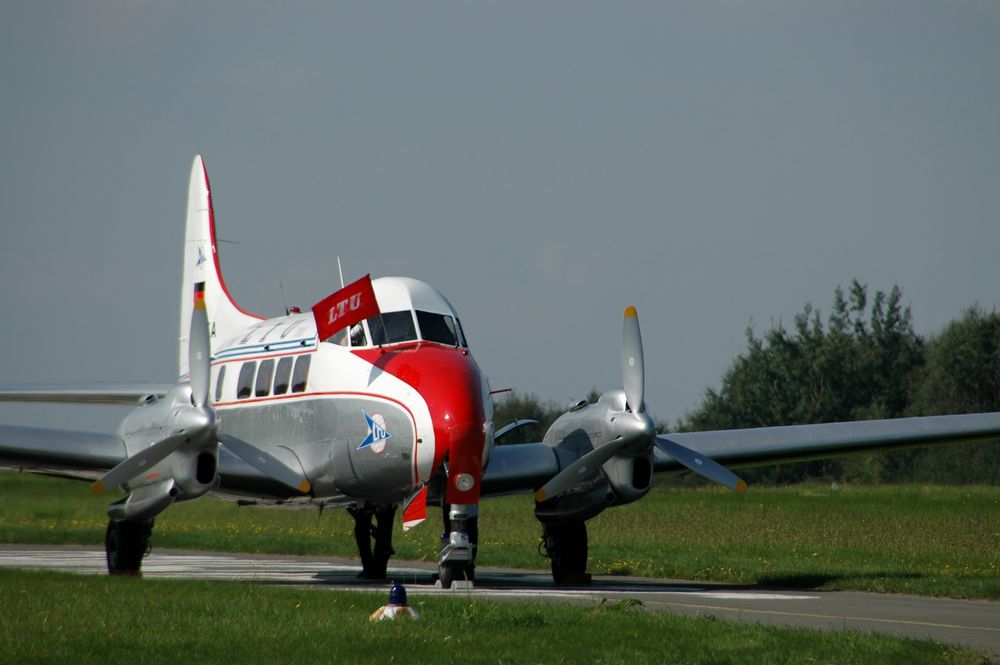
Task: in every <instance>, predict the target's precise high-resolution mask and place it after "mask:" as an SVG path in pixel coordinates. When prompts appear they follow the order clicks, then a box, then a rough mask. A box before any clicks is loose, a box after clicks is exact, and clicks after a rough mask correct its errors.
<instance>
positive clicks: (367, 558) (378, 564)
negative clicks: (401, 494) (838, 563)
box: [347, 505, 396, 580]
mask: <svg viewBox="0 0 1000 665" xmlns="http://www.w3.org/2000/svg"><path fill="white" fill-rule="evenodd" d="M347 510H348V512H350V513H351V516H352V517H353V518H354V541H355V543H357V545H358V554H359V555H360V556H361V574H360V575H358V577H360V578H362V579H366V580H384V579H385V577H386V570H387V569H388V567H389V558H390V557H391V556H392V555H393V554H395V553H396V551H395V550H394V549H392V522H393V519H394V518H395V516H396V507H395V506H367V505H364V506H352V507H350V508H348V509H347ZM373 521H374V524H373ZM372 540H374V541H375V546H374V548H373V547H372Z"/></svg>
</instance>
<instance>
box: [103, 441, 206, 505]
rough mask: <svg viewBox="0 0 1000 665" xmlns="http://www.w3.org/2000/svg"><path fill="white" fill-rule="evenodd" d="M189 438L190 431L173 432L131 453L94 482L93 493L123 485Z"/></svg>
mask: <svg viewBox="0 0 1000 665" xmlns="http://www.w3.org/2000/svg"><path fill="white" fill-rule="evenodd" d="M190 438H191V433H190V432H182V433H180V434H173V435H171V436H168V437H166V438H164V439H160V440H159V441H157V442H156V443H154V444H152V445H151V446H149V447H148V448H146V449H144V450H141V451H140V452H138V453H136V454H135V455H132V456H131V457H129V458H128V459H126V460H125V461H124V462H122V463H121V464H119V465H118V466H116V467H115V468H113V469H111V470H110V471H108V472H107V473H106V474H104V475H103V476H101V478H100V479H99V480H98V481H97V482H95V483H94V484H93V485H92V486H91V489H93V490H94V493H95V494H100V493H101V492H103V491H104V490H105V488H107V487H117V486H118V485H124V484H125V483H127V482H128V481H130V480H132V479H133V478H135V477H136V476H138V475H140V474H142V473H143V472H144V471H146V470H147V469H149V468H151V467H154V466H156V465H157V464H159V463H160V462H162V461H163V460H164V459H165V458H166V457H167V455H169V454H170V453H172V452H174V451H175V450H177V449H178V448H180V446H181V444H182V443H184V442H185V441H187V440H188V439H190Z"/></svg>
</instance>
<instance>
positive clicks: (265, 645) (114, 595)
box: [0, 570, 987, 665]
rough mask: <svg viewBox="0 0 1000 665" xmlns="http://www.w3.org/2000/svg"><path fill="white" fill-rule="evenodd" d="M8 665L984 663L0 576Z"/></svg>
mask: <svg viewBox="0 0 1000 665" xmlns="http://www.w3.org/2000/svg"><path fill="white" fill-rule="evenodd" d="M0 598H2V599H3V602H2V603H0V661H2V662H5V663H7V662H9V663H59V664H60V665H62V664H64V663H81V664H86V663H110V662H141V663H143V664H144V665H153V664H155V663H176V662H179V661H184V662H197V663H281V664H283V665H284V664H287V663H320V662H330V663H334V662H335V663H380V664H381V663H400V664H405V663H419V664H421V665H424V664H426V663H451V662H461V663H468V664H475V663H553V664H558V663H629V664H630V665H632V664H636V665H639V664H642V663H692V664H697V663H717V664H725V663H739V664H740V665H754V664H756V663H854V664H860V665H864V664H866V663H873V664H874V663H877V664H892V663H900V664H904V663H905V664H907V665H911V664H912V665H920V664H922V663H955V664H966V663H967V664H970V665H971V664H975V663H985V662H987V661H986V660H985V659H984V657H983V656H982V655H981V654H976V653H974V652H971V651H968V650H964V649H960V648H956V647H950V646H945V645H941V644H935V643H933V642H930V641H916V640H904V639H898V638H890V637H886V636H881V635H870V634H863V633H859V632H854V631H826V632H821V631H811V630H805V629H787V628H785V629H779V628H774V627H770V626H761V625H751V624H735V623H728V622H723V621H719V620H716V619H712V618H689V617H681V616H676V615H671V614H654V613H649V612H646V611H644V610H643V608H642V607H641V606H636V605H633V604H630V603H621V604H611V605H608V604H605V605H594V606H593V607H589V608H580V607H565V606H559V605H553V604H548V605H544V606H542V605H535V604H528V603H495V602H490V601H482V600H475V601H473V600H469V599H463V598H420V599H418V600H415V601H414V603H413V604H414V605H415V606H416V607H417V608H418V609H419V611H420V612H421V613H422V615H423V617H422V619H421V620H420V621H418V622H409V621H407V622H403V621H396V622H385V623H370V622H369V621H368V619H367V617H368V614H369V613H370V612H371V611H373V610H374V609H375V608H376V607H378V606H379V605H380V604H381V603H382V602H383V600H382V597H381V595H378V596H376V595H374V594H362V593H347V592H331V591H324V590H302V589H283V588H275V587H265V586H259V585H250V584H237V583H222V582H181V581H165V580H149V579H143V580H139V579H135V578H125V579H123V578H110V577H97V576H75V575H69V574H57V573H37V572H27V571H8V570H0Z"/></svg>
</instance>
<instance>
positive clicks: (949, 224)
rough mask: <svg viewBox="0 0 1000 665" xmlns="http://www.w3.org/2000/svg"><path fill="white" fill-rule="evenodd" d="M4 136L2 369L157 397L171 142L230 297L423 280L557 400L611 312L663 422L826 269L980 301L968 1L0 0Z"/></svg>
mask: <svg viewBox="0 0 1000 665" xmlns="http://www.w3.org/2000/svg"><path fill="white" fill-rule="evenodd" d="M0 148H2V150H0V224H2V229H3V237H2V243H0V312H2V316H0V341H2V344H0V382H3V383H38V382H80V381H117V380H128V381H154V382H169V381H172V380H173V379H174V378H176V371H177V369H176V356H177V351H176V338H177V334H178V329H177V328H178V320H177V317H178V307H179V298H180V293H179V290H180V268H181V266H180V261H181V244H182V236H183V223H184V219H183V216H184V209H185V197H186V187H187V178H188V171H189V169H190V164H191V160H192V158H193V157H194V155H195V154H199V153H200V154H202V155H204V157H205V161H206V164H207V166H208V170H209V174H210V176H211V180H212V185H213V199H214V201H215V206H216V219H217V223H218V230H219V235H220V237H221V238H223V239H225V240H229V241H234V243H239V244H232V243H227V244H223V245H222V246H221V258H222V267H223V272H224V274H225V277H226V280H227V282H228V284H229V286H230V288H231V290H232V291H233V293H234V295H235V296H236V298H237V300H238V301H239V302H240V303H241V304H242V305H243V306H244V307H246V308H247V309H250V310H252V311H256V312H259V313H261V314H279V313H282V311H283V305H282V296H281V289H280V286H279V285H280V284H281V283H283V284H284V290H285V293H286V294H287V299H288V301H289V303H290V304H298V305H301V306H303V308H305V307H308V306H309V305H311V304H312V303H314V302H316V301H317V300H319V299H320V298H322V297H323V296H325V295H327V294H328V293H330V292H331V291H333V290H335V288H336V287H337V286H338V278H337V268H336V258H335V257H337V256H338V255H339V256H341V257H342V259H343V262H344V267H345V276H346V277H348V279H350V278H353V277H357V276H360V275H362V274H364V273H366V272H371V273H372V274H373V276H380V275H409V276H412V277H416V278H419V279H423V280H425V281H427V282H429V283H431V284H432V285H434V286H436V287H437V288H439V289H440V290H441V291H443V292H444V293H445V294H446V295H447V297H448V298H449V299H450V300H451V302H452V303H453V304H454V305H455V307H456V308H457V309H458V311H459V313H460V315H461V317H462V319H463V324H464V327H465V330H466V332H467V334H468V337H469V339H470V343H471V345H472V348H473V352H474V354H475V356H476V358H477V359H478V361H479V363H480V365H481V367H482V368H483V370H484V371H485V372H486V374H487V375H488V376H489V377H490V379H491V382H492V384H493V386H494V387H495V388H500V387H514V388H516V389H518V390H521V391H526V392H534V393H537V394H538V395H540V396H542V397H544V398H552V399H556V400H558V401H560V402H565V401H568V400H570V399H573V398H577V397H580V396H583V395H585V394H586V393H587V392H588V390H589V389H590V388H591V387H597V388H598V389H601V390H604V389H610V388H616V387H619V386H620V382H621V378H620V374H619V368H618V362H619V360H618V358H619V348H618V347H619V336H620V332H621V317H622V311H623V308H624V306H625V305H627V304H630V303H631V304H635V305H636V306H637V308H638V311H639V318H640V321H641V326H642V332H643V340H644V343H645V356H646V375H647V389H646V395H647V397H646V399H647V404H648V406H649V408H650V410H651V411H652V412H653V413H654V415H656V416H658V417H659V418H669V419H671V420H673V419H675V418H677V417H678V416H680V415H682V414H683V413H684V412H685V411H687V410H690V409H693V408H695V407H696V406H697V405H698V403H699V401H700V398H701V396H702V394H703V392H704V390H705V388H706V387H709V386H712V387H717V386H718V384H719V379H720V377H721V375H722V372H723V371H724V369H725V368H726V366H727V365H728V364H729V363H730V362H731V361H732V359H733V358H734V357H735V356H736V355H737V354H738V353H740V352H741V351H742V350H743V348H744V330H745V328H746V327H747V325H748V324H752V325H753V326H754V327H755V328H756V330H757V331H758V332H760V333H762V332H764V331H766V330H767V328H769V327H770V326H771V325H772V323H773V322H778V321H784V322H786V323H787V322H790V321H791V319H792V318H793V316H794V315H795V313H796V312H798V311H800V310H801V308H802V306H803V305H804V304H805V303H806V302H812V303H813V304H814V305H816V306H817V307H819V308H820V309H821V310H822V312H823V314H824V316H825V315H826V314H827V313H828V312H829V308H830V303H831V301H832V297H833V292H834V289H835V287H836V286H837V285H838V284H841V285H847V284H848V283H849V281H850V280H851V278H852V277H857V278H858V279H860V280H861V281H862V282H865V283H867V284H868V285H869V287H870V289H871V290H872V291H874V290H877V289H881V290H888V289H890V288H891V287H892V286H893V285H894V284H898V285H900V286H901V287H902V289H903V292H904V298H905V300H906V301H907V302H908V303H909V304H910V305H911V306H912V309H913V315H914V321H915V324H916V327H917V329H918V331H919V332H921V333H931V332H935V331H937V330H939V329H940V328H941V326H943V325H944V324H945V323H946V322H947V321H949V320H950V319H952V318H954V317H956V316H958V315H959V314H960V313H961V311H962V310H963V309H964V308H965V307H967V306H969V305H971V304H973V303H977V302H978V303H980V304H981V305H982V306H983V307H985V308H986V309H988V310H991V309H993V308H995V307H996V306H997V304H998V301H1000V259H998V253H1000V3H996V2H986V1H984V2H967V1H961V0H959V1H947V2H946V1H944V0H941V1H938V2H926V1H921V0H902V1H899V2H888V1H880V0H860V1H857V2H852V1H849V0H836V1H830V2H820V1H813V2H798V1H791V0H789V1H787V2H786V1H768V2H753V1H747V0H739V1H736V0H733V1H729V2H712V1H697V2H695V1H692V2H686V3H675V2H665V1H664V2H650V3H642V2H628V3H611V2H600V3H590V2H580V1H574V2H502V3H500V2H470V3H458V2H447V3H441V2H419V3H417V2H405V3H390V2H385V3H369V2H356V3H333V2H312V3H300V2H282V3H276V2H245V1H240V2H169V1H164V0H155V1H153V0H150V1H148V2H140V1H139V0H103V1H96V0H90V1H87V0H73V1H72V2H57V1H48V2H16V3H8V4H7V5H6V6H5V8H4V11H3V20H2V21H0ZM98 411H100V414H99V415H87V414H85V413H83V412H82V411H81V410H79V409H69V410H67V409H52V408H50V407H35V408H26V407H23V406H12V407H7V406H5V407H3V408H2V409H0V422H5V423H21V422H35V423H39V424H41V423H46V422H47V423H51V424H54V425H57V426H74V425H79V426H81V427H83V428H101V427H105V428H113V427H114V426H115V425H116V419H117V418H118V417H119V410H108V409H98ZM90 413H93V412H90ZM105 423H107V425H105Z"/></svg>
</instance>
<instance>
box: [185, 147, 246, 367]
mask: <svg viewBox="0 0 1000 665" xmlns="http://www.w3.org/2000/svg"><path fill="white" fill-rule="evenodd" d="M199 282H204V283H205V296H204V297H205V309H206V311H207V312H208V326H209V331H210V334H211V343H212V346H213V347H214V346H215V343H216V342H222V341H226V340H228V339H230V338H231V337H232V336H233V335H235V334H236V333H237V332H239V331H240V330H242V329H244V328H246V327H248V326H251V325H253V324H254V323H256V322H257V321H259V320H261V318H262V317H260V316H257V315H255V314H251V313H249V312H247V311H245V310H243V309H242V308H240V306H239V305H237V304H236V302H235V301H234V300H233V297H232V296H231V295H230V293H229V289H228V288H226V283H225V282H224V281H223V279H222V271H221V270H220V269H219V252H218V247H217V245H216V239H215V216H214V214H213V212H212V193H211V188H210V187H209V184H208V173H207V172H206V171H205V163H204V161H202V159H201V155H198V156H196V157H195V158H194V164H192V165H191V181H190V183H189V185H188V201H187V227H186V229H185V232H184V269H183V278H182V281H181V326H180V336H179V341H180V345H179V346H180V353H179V356H178V370H179V375H180V376H184V375H186V374H188V369H189V368H188V334H189V333H190V330H191V301H192V298H193V297H194V285H195V284H197V283H199Z"/></svg>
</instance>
